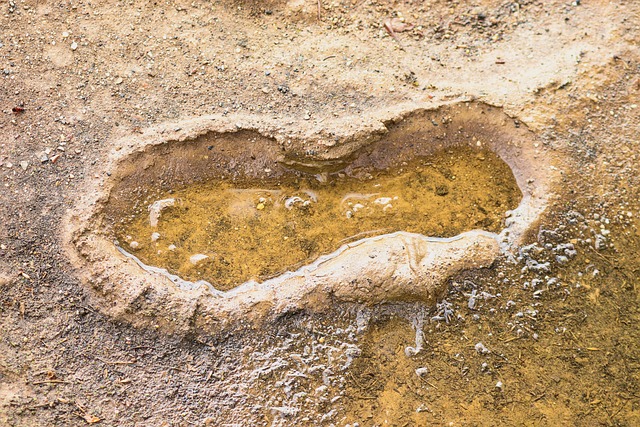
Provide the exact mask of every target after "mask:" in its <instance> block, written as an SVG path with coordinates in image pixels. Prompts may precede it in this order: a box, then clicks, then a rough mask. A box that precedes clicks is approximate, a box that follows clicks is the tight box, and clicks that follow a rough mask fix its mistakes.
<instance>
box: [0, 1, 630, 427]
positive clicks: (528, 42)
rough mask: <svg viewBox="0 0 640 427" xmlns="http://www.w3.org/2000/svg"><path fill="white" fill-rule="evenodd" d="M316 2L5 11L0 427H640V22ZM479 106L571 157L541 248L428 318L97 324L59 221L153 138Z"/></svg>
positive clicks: (401, 311)
mask: <svg viewBox="0 0 640 427" xmlns="http://www.w3.org/2000/svg"><path fill="white" fill-rule="evenodd" d="M320 3H321V5H322V8H321V13H320V20H318V11H317V4H318V2H316V1H304V0H300V1H289V2H285V1H275V0H274V1H267V2H245V1H239V0H238V1H218V2H201V1H195V2H189V3H186V2H185V3H163V4H153V3H146V4H143V5H138V4H128V3H124V2H114V1H111V0H104V1H101V2H94V3H69V2H62V3H55V2H46V1H45V2H35V1H11V2H8V3H7V4H5V5H3V9H2V15H1V16H0V61H1V64H0V69H2V74H1V76H0V78H1V79H2V82H3V84H2V85H0V99H1V100H2V101H1V104H2V118H1V119H0V129H1V133H2V137H0V181H1V183H2V185H1V186H0V288H1V290H2V294H1V296H0V355H1V356H0V424H3V425H11V426H40V425H42V426H49V425H70V426H73V425H78V426H83V425H89V424H97V425H121V426H134V425H135V426H157V425H167V426H169V425H171V426H173V425H176V426H178V425H221V426H223V425H292V424H298V425H331V424H334V425H340V426H344V425H347V424H351V425H352V426H353V425H354V423H356V422H357V423H359V425H360V426H373V425H397V426H405V425H407V426H409V425H443V424H447V425H449V424H450V423H452V424H451V425H460V426H464V425H469V426H471V425H513V424H516V425H585V426H592V425H619V426H632V425H638V424H640V387H639V382H640V360H639V359H638V352H637V348H638V347H639V345H640V332H639V331H640V330H639V329H638V327H637V325H638V322H639V321H640V310H639V309H638V303H639V302H640V293H639V292H640V281H639V279H638V277H640V261H639V260H640V253H639V249H638V248H640V233H639V232H638V227H640V205H639V200H640V190H639V189H640V181H639V177H640V155H639V154H638V153H640V139H639V138H638V135H637V129H638V126H639V125H640V114H639V112H640V110H639V109H638V107H637V106H638V104H639V103H640V96H639V94H640V55H639V52H638V49H637V46H638V43H639V42H640V27H639V26H638V16H639V13H640V6H639V5H637V4H635V2H625V1H619V2H603V1H593V2H586V1H582V2H569V1H544V2H543V1H493V0H482V1H476V2H473V3H472V2H463V1H432V2H429V3H427V2H412V1H394V2H386V1H337V2H328V1H322V2H320ZM398 16H402V17H404V19H405V20H406V21H407V22H410V23H414V24H416V26H415V27H414V28H413V29H411V30H408V31H405V32H402V33H397V34H396V35H397V38H398V40H399V42H400V43H398V42H397V41H395V40H394V39H393V38H391V37H390V36H389V35H388V33H387V32H386V31H385V29H384V25H383V24H384V22H385V20H387V19H389V18H392V17H398ZM469 98H477V99H479V100H481V101H483V102H486V103H488V104H492V105H497V106H502V107H503V108H504V110H505V111H506V112H507V113H508V114H509V115H511V116H512V117H513V118H514V120H516V121H517V122H518V123H519V124H520V125H522V126H527V127H529V128H530V129H531V130H532V131H534V132H535V133H536V134H537V135H538V137H539V138H540V141H541V145H540V150H546V151H549V152H553V153H557V154H561V155H562V157H564V158H566V159H567V160H566V163H565V164H563V165H560V166H559V168H560V169H561V173H562V177H563V185H562V186H561V188H558V189H557V192H558V195H559V197H558V198H557V199H556V200H555V202H554V204H553V206H552V208H551V209H549V210H548V212H547V213H546V215H545V218H544V219H543V221H542V222H541V223H540V224H539V226H537V227H536V229H535V230H533V232H532V233H531V237H530V243H532V244H534V245H533V246H526V247H524V248H523V249H522V250H521V251H520V252H519V253H517V254H515V257H514V259H513V260H509V259H506V257H505V259H504V260H502V261H501V262H499V263H497V265H495V266H494V267H493V268H492V269H491V270H490V271H486V272H483V273H482V274H480V273H475V274H473V275H466V276H463V277H457V278H454V279H453V280H452V283H451V288H450V289H451V291H450V293H449V295H447V296H446V297H445V299H446V303H445V302H443V303H441V305H439V306H438V307H436V308H432V307H423V306H420V305H419V304H411V305H403V304H393V305H383V306H380V307H374V308H363V307H358V306H342V305H341V306H336V307H335V311H333V312H332V313H328V314H326V315H322V316H320V315H310V314H305V313H297V314H292V315H289V316H286V317H284V318H281V319H279V321H278V322H277V323H276V324H273V325H270V326H269V327H268V328H267V329H261V330H251V329H239V330H238V331H236V332H234V333H230V334H229V335H227V336H224V337H217V338H211V337H206V336H174V335H169V334H167V333H165V332H162V331H155V330H152V329H137V328H134V327H132V326H131V325H128V324H123V323H120V322H116V321H113V320H112V319H110V318H109V317H107V316H105V315H103V314H100V312H99V311H98V310H96V309H95V308H94V307H93V306H92V305H91V303H90V300H89V298H88V296H89V292H88V291H87V290H86V288H85V285H84V284H82V283H81V281H80V280H79V279H78V277H79V272H77V271H74V269H73V268H72V267H71V264H70V262H69V261H68V259H67V258H66V255H65V254H66V253H65V252H64V251H63V250H62V248H61V235H60V234H61V229H62V227H63V225H64V224H62V223H61V222H62V219H63V218H64V217H65V213H66V210H67V209H68V208H69V207H70V206H73V205H74V201H75V200H76V199H77V198H78V197H80V196H81V195H82V193H83V190H84V189H85V188H86V187H87V182H88V181H92V180H97V179H101V178H102V177H100V176H96V174H98V173H103V169H102V168H101V162H102V161H103V160H104V159H105V158H107V157H108V155H109V153H111V152H112V151H113V150H120V149H122V148H123V147H122V146H121V145H120V144H122V142H121V141H123V138H124V137H126V136H128V135H137V134H139V133H140V132H144V130H145V129H146V128H148V127H152V126H156V125H159V124H163V123H167V122H171V123H176V125H175V127H179V126H180V121H182V120H186V119H189V118H193V117H198V116H202V115H205V114H212V113H214V114H221V115H226V116H230V117H233V116H234V114H248V113H251V114H257V115H261V117H264V119H263V122H264V123H267V122H270V121H271V122H273V123H289V125H288V128H292V127H291V124H295V123H296V122H300V123H304V124H305V125H304V128H305V129H307V130H306V131H305V132H306V133H303V132H302V131H301V132H300V133H295V132H291V133H289V134H286V135H277V136H278V138H280V140H283V141H285V140H287V139H296V140H299V141H303V140H304V138H305V137H306V135H307V134H308V133H310V132H311V131H308V129H314V130H313V132H311V133H314V132H315V134H317V135H323V136H325V137H327V138H328V136H327V135H331V132H333V131H335V132H339V131H341V130H344V129H348V128H349V126H351V125H353V123H355V122H356V121H362V122H367V120H368V119H369V118H370V117H373V116H374V115H376V114H378V112H380V111H382V110H385V109H390V110H392V109H394V108H401V107H402V106H403V105H407V104H412V103H416V102H420V103H425V102H427V103H432V104H433V105H439V104H441V103H446V102H451V101H456V100H464V99H469ZM303 145H304V144H303ZM308 149H309V150H319V149H320V150H321V149H322V145H321V144H319V143H318V142H317V139H316V140H315V142H313V143H309V147H308ZM45 156H46V160H45ZM574 251H575V252H574ZM547 263H548V264H547ZM445 309H446V310H445ZM448 310H452V313H451V315H450V316H449V315H448V314H449V311H448ZM445 314H447V315H446V316H445ZM447 320H448V322H447ZM416 330H418V331H421V332H423V333H424V342H419V343H418V344H421V345H417V344H416V340H417V341H420V339H417V338H416ZM420 337H421V335H420V334H418V338H420ZM479 343H482V346H478V344H479ZM408 347H418V348H420V347H422V349H421V350H420V351H418V352H417V354H415V355H413V353H414V351H412V350H410V349H408ZM483 347H484V348H486V349H487V352H485V351H484V350H483ZM419 368H427V371H426V372H425V371H424V370H421V371H419V372H420V373H421V375H418V374H417V373H416V369H419Z"/></svg>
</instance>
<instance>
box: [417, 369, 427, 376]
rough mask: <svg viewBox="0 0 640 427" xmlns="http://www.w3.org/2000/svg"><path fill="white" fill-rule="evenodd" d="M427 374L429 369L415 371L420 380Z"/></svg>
mask: <svg viewBox="0 0 640 427" xmlns="http://www.w3.org/2000/svg"><path fill="white" fill-rule="evenodd" d="M428 373H429V368H418V369H416V375H418V376H419V377H420V378H424V377H426V376H427V374H428Z"/></svg>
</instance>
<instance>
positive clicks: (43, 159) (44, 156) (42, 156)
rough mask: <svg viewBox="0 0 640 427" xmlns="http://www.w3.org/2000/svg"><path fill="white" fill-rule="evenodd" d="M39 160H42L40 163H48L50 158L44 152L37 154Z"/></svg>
mask: <svg viewBox="0 0 640 427" xmlns="http://www.w3.org/2000/svg"><path fill="white" fill-rule="evenodd" d="M37 157H38V160H40V163H47V162H48V161H49V156H47V153H45V152H44V151H41V152H39V153H38V154H37Z"/></svg>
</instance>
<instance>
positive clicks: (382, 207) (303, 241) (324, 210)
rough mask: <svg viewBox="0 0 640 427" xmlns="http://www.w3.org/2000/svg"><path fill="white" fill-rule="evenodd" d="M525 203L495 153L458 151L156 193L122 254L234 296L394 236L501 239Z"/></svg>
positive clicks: (126, 222)
mask: <svg viewBox="0 0 640 427" xmlns="http://www.w3.org/2000/svg"><path fill="white" fill-rule="evenodd" d="M521 197H522V194H521V192H520V190H519V188H518V186H517V184H516V182H515V179H514V177H513V174H512V172H511V169H510V168H509V167H508V166H507V165H506V164H505V163H504V162H503V161H502V160H501V159H500V158H499V157H497V156H496V155H495V154H493V153H491V152H489V151H480V150H474V149H471V148H468V147H457V148H454V149H449V150H446V151H441V152H438V153H435V154H433V155H431V156H427V157H417V158H415V159H413V160H411V161H410V162H402V163H401V164H399V165H395V166H393V167H391V168H388V169H376V168H375V167H374V166H360V165H357V166H355V165H351V166H348V167H346V168H345V169H344V170H342V171H339V172H332V173H323V174H319V175H314V174H311V173H304V172H300V171H295V170H292V171H290V173H288V174H283V175H281V176H279V177H275V178H267V179H261V180H259V181H258V180H256V179H253V180H245V181H242V180H235V181H225V180H219V179H214V180H208V181H206V182H201V183H196V184H191V185H186V186H180V187H175V188H172V189H171V190H168V191H164V192H159V193H154V196H153V197H149V198H147V199H146V200H144V201H143V203H139V204H138V207H137V208H135V209H132V212H127V213H126V214H125V215H124V216H122V217H121V218H119V220H118V221H117V223H116V225H115V227H114V231H115V234H116V237H117V239H118V241H119V242H120V245H121V246H122V247H123V248H124V249H125V250H127V251H129V252H131V253H133V254H135V255H136V256H137V257H138V258H140V259H141V260H142V261H143V262H144V263H146V264H148V265H152V266H157V267H163V268H166V269H167V270H168V271H169V272H171V273H174V274H177V275H178V276H180V277H182V278H183V279H187V280H192V281H197V280H206V281H208V282H210V283H212V284H213V285H214V286H215V287H216V288H217V289H220V290H228V289H231V288H233V287H235V286H237V285H239V284H241V283H243V282H245V281H247V280H252V279H254V280H264V279H266V278H269V277H273V276H276V275H278V274H281V273H283V272H285V271H287V270H293V269H296V268H297V267H299V266H301V265H304V264H307V263H309V262H311V261H313V260H314V259H316V258H317V257H318V256H320V255H322V254H327V253H331V252H333V251H334V250H336V249H338V248H339V247H340V246H341V245H343V244H345V243H347V242H350V241H354V240H358V239H361V238H363V237H368V236H373V235H380V234H384V233H390V232H394V231H401V230H402V231H408V232H415V233H420V234H424V235H427V236H439V237H449V236H454V235H456V234H459V233H461V232H463V231H465V230H470V229H477V228H479V229H484V230H488V231H494V232H497V231H499V230H500V229H502V228H503V226H504V224H503V219H504V216H505V215H504V213H505V211H507V210H510V209H514V208H515V207H516V206H517V205H518V203H519V202H520V199H521Z"/></svg>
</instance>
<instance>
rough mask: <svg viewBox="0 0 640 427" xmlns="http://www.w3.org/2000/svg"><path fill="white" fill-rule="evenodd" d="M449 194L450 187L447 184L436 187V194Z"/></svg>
mask: <svg viewBox="0 0 640 427" xmlns="http://www.w3.org/2000/svg"><path fill="white" fill-rule="evenodd" d="M447 194H449V188H448V187H447V186H446V185H438V186H437V187H436V195H438V196H446V195H447Z"/></svg>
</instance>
